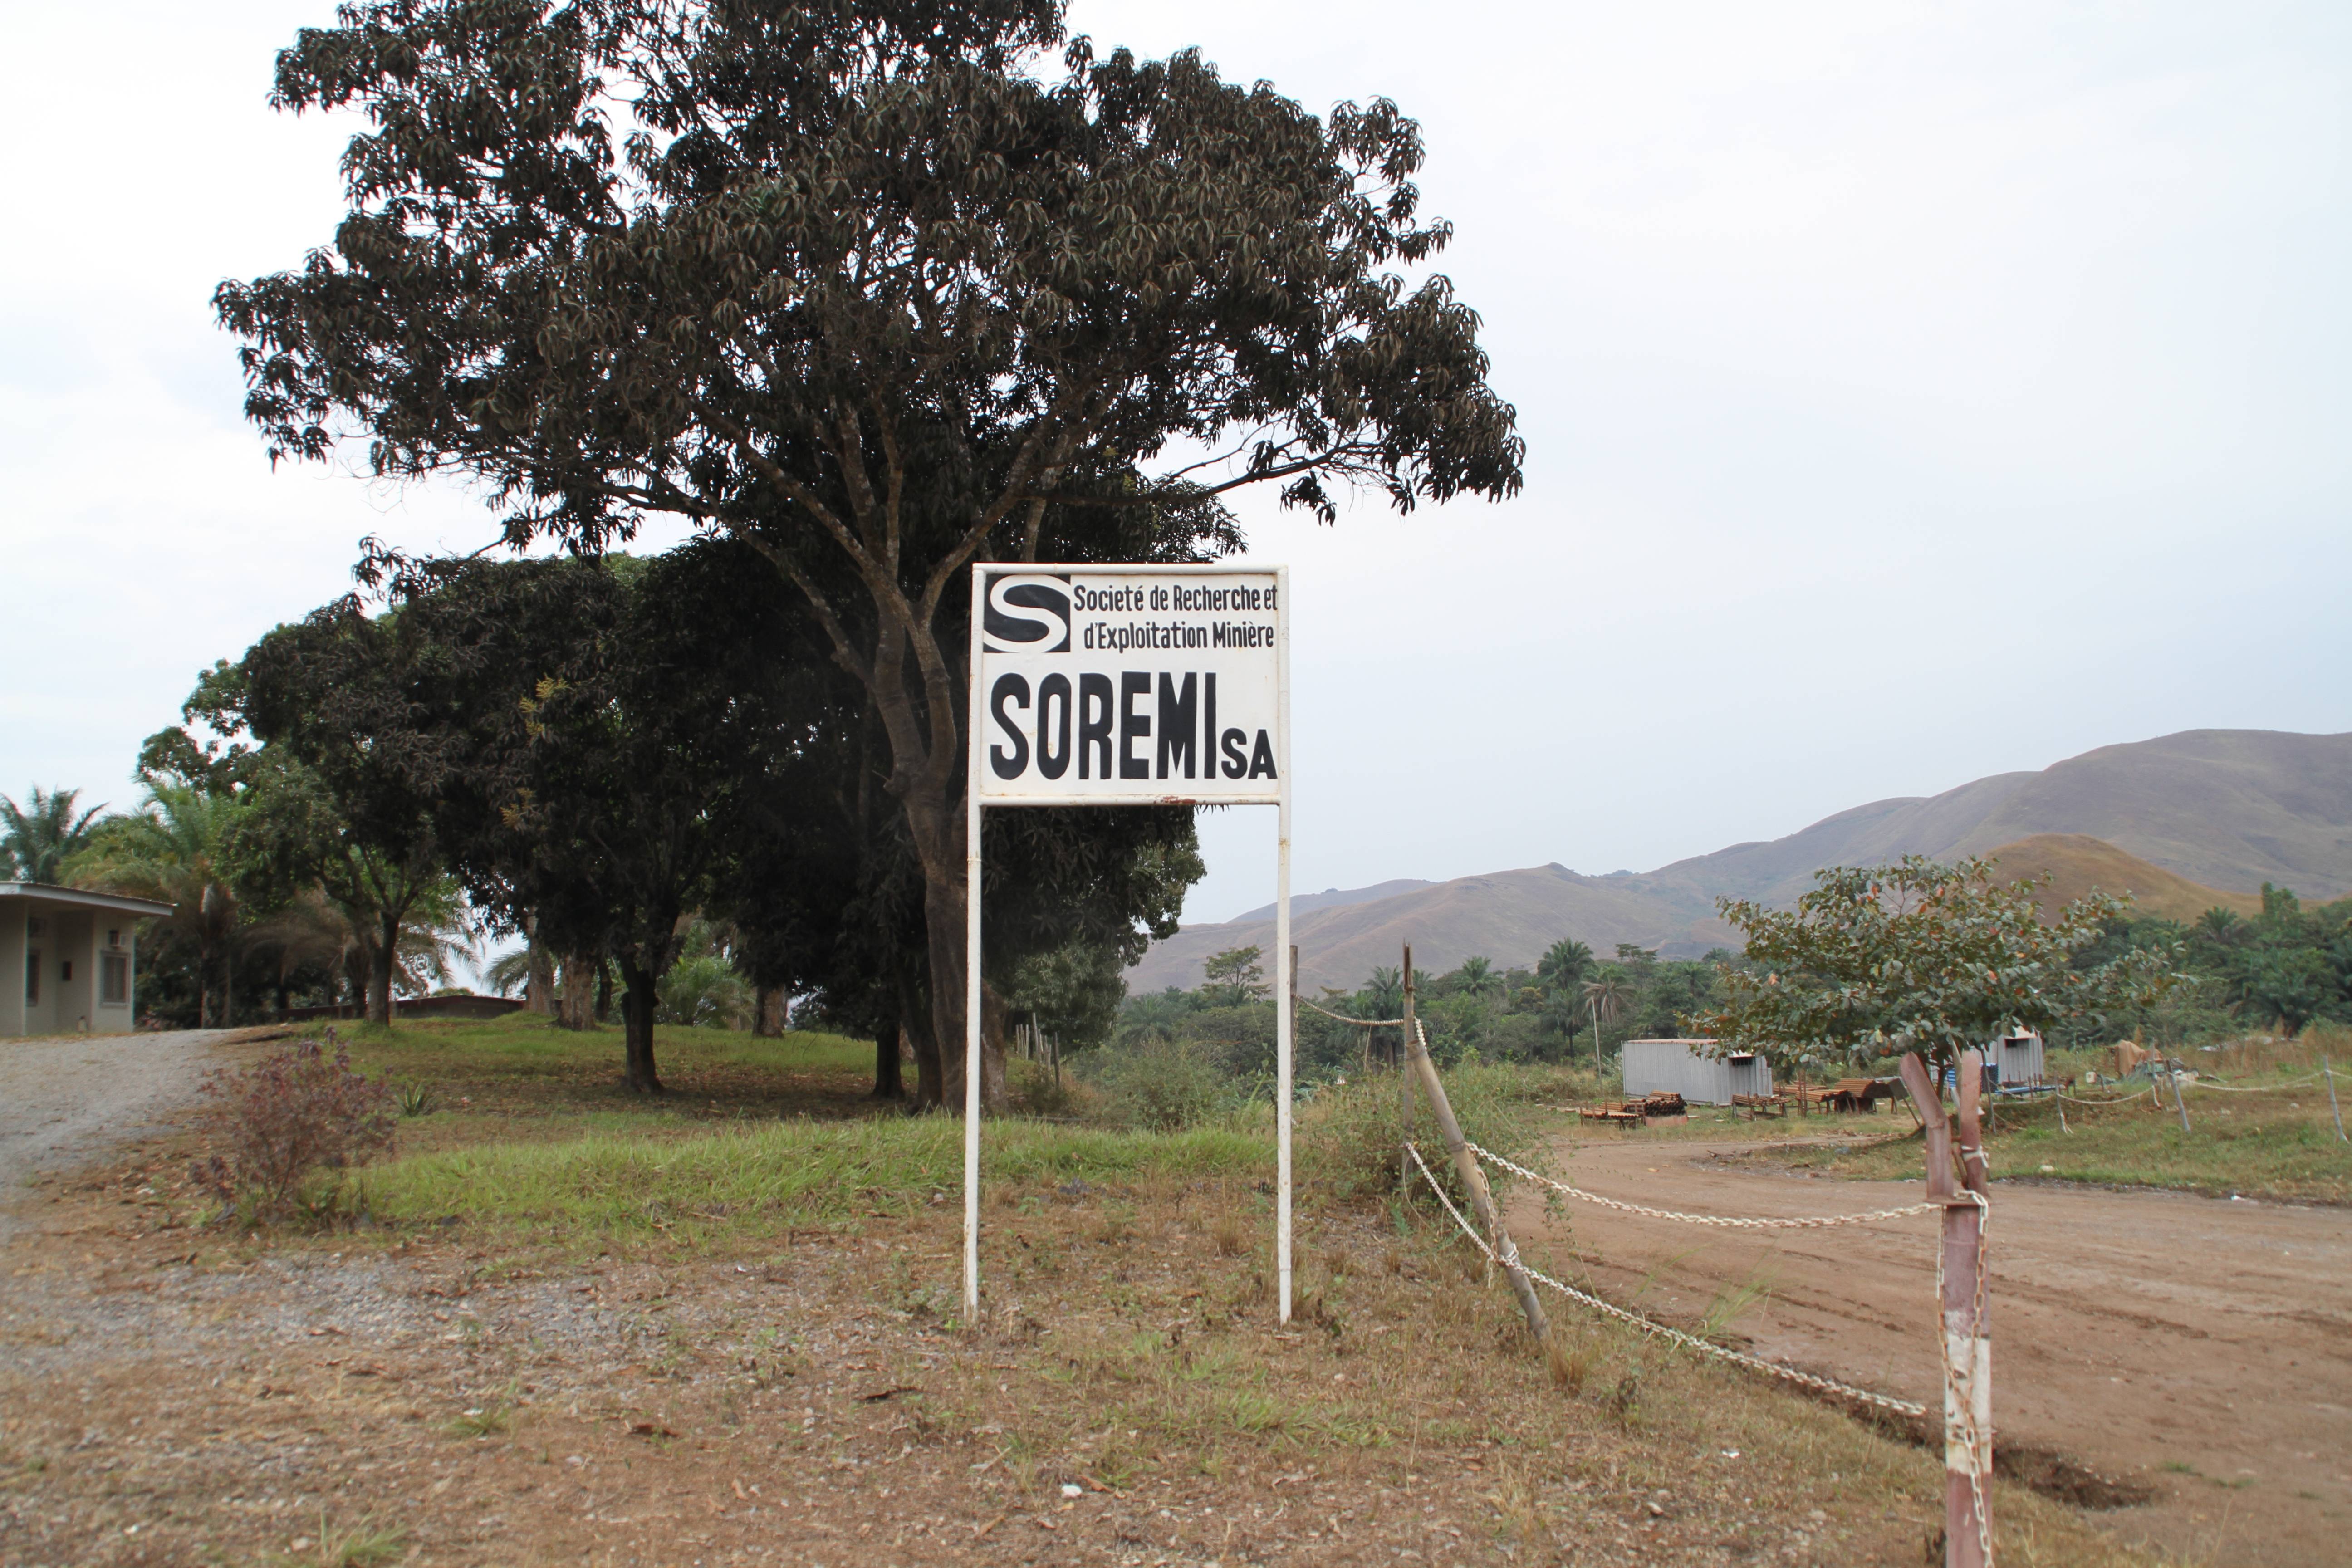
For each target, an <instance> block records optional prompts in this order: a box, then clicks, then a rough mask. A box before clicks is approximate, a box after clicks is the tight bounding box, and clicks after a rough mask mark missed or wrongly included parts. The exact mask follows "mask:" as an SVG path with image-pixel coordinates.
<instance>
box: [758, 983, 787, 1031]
mask: <svg viewBox="0 0 2352 1568" xmlns="http://www.w3.org/2000/svg"><path fill="white" fill-rule="evenodd" d="M753 994H754V997H755V1000H754V1001H753V1003H752V1005H751V1033H752V1034H753V1035H755V1036H757V1037H760V1038H761V1039H763V1040H772V1039H775V1038H777V1037H780V1036H782V1034H783V1032H784V988H783V987H782V986H781V985H762V986H760V987H759V988H758V989H757V990H756V991H755V992H754V993H753Z"/></svg>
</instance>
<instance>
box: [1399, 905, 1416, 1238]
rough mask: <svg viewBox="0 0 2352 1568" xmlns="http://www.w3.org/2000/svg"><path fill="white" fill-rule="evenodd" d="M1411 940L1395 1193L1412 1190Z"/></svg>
mask: <svg viewBox="0 0 2352 1568" xmlns="http://www.w3.org/2000/svg"><path fill="white" fill-rule="evenodd" d="M1412 1032H1413V1021H1412V943H1411V942H1407V943H1405V944H1404V1034H1403V1036H1402V1037H1401V1039H1400V1041H1399V1043H1398V1046H1397V1119H1398V1120H1397V1195H1398V1196H1400V1197H1402V1196H1404V1195H1406V1194H1409V1193H1411V1192H1412V1149H1411V1147H1410V1145H1411V1144H1412Z"/></svg>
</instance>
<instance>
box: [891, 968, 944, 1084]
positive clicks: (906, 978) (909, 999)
mask: <svg viewBox="0 0 2352 1568" xmlns="http://www.w3.org/2000/svg"><path fill="white" fill-rule="evenodd" d="M898 1037H899V1039H901V1040H903V1041H905V1042H906V1045H905V1047H904V1048H905V1050H906V1051H907V1052H908V1054H910V1055H912V1056H913V1057H914V1058H915V1108H916V1109H917V1110H937V1109H939V1108H940V1105H942V1104H943V1103H945V1096H946V1081H945V1079H943V1078H942V1077H941V1075H940V1042H939V1037H937V1036H936V1035H934V1034H933V1033H932V1032H931V1016H930V1008H929V1005H927V1004H926V1003H925V1002H924V1000H923V984H922V981H921V980H920V979H919V977H918V976H917V975H916V974H915V973H912V972H911V971H902V972H901V973H899V976H898Z"/></svg>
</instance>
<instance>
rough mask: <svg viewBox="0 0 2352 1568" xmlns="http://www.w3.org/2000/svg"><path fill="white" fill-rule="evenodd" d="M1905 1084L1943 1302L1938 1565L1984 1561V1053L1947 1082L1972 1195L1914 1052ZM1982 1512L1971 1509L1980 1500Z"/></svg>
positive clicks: (1988, 1483) (1963, 1062)
mask: <svg viewBox="0 0 2352 1568" xmlns="http://www.w3.org/2000/svg"><path fill="white" fill-rule="evenodd" d="M1902 1072H1903V1087H1904V1088H1905V1089H1908V1090H1909V1091H1910V1094H1911V1101H1912V1104H1913V1105H1914V1106H1915V1107H1916V1109H1917V1110H1918V1112H1919V1121H1920V1125H1921V1127H1922V1129H1923V1130H1924V1131H1926V1133H1927V1198H1928V1201H1929V1202H1931V1203H1941V1204H1942V1205H1944V1222H1943V1229H1944V1234H1943V1243H1942V1245H1943V1257H1942V1258H1941V1260H1940V1262H1941V1268H1939V1269H1938V1271H1937V1272H1938V1273H1939V1274H1940V1275H1941V1276H1942V1282H1943V1292H1942V1300H1940V1301H1939V1302H1938V1303H1937V1305H1938V1307H1939V1309H1940V1310H1939V1312H1938V1316H1939V1318H1940V1320H1941V1321H1940V1324H1939V1327H1940V1328H1941V1329H1942V1331H1943V1344H1942V1346H1941V1352H1942V1354H1941V1360H1942V1363H1943V1367H1944V1563H1945V1564H1946V1568H1992V1556H1991V1552H1990V1542H1991V1540H1992V1519H1991V1516H1990V1508H1991V1503H1992V1337H1991V1331H1990V1324H1989V1323H1988V1321H1987V1320H1986V1311H1985V1300H1984V1298H1983V1296H1982V1295H1981V1294H1980V1293H1979V1290H1978V1289H1977V1282H1978V1280H1979V1279H1980V1278H1981V1277H1982V1276H1981V1274H1980V1270H1981V1269H1982V1268H1983V1266H1984V1215H1985V1211H1984V1209H1983V1207H1982V1206H1981V1203H1982V1199H1983V1196H1984V1194H1985V1191H1986V1184H1985V1159H1984V1145H1983V1142H1982V1140H1981V1139H1980V1138H1979V1135H1978V1131H1977V1102H1978V1100H1979V1096H1980V1095H1981V1093H1982V1091H1983V1074H1984V1067H1983V1060H1982V1058H1980V1057H1979V1055H1978V1054H1977V1053H1976V1052H1974V1051H1964V1052H1962V1053H1961V1055H1960V1059H1959V1066H1958V1072H1957V1074H1956V1075H1955V1076H1956V1078H1957V1079H1958V1082H1957V1084H1956V1086H1955V1089H1956V1092H1957V1097H1958V1100H1959V1116H1958V1128H1957V1131H1958V1142H1959V1155H1960V1167H1961V1168H1960V1172H1959V1184H1964V1185H1965V1186H1966V1187H1967V1189H1968V1190H1969V1192H1971V1193H1973V1194H1976V1201H1973V1202H1971V1201H1965V1200H1962V1199H1961V1198H1960V1196H1959V1194H1958V1191H1957V1190H1956V1184H1955V1183H1954V1180H1953V1169H1952V1153H1953V1149H1952V1145H1953V1134H1954V1132H1955V1131H1956V1129H1955V1128H1954V1126H1953V1119H1952V1118H1949V1117H1948V1116H1946V1115H1945V1114H1944V1100H1943V1096H1942V1095H1941V1094H1940V1093H1939V1092H1937V1084H1936V1081H1935V1080H1934V1079H1932V1078H1930V1077H1929V1076H1928V1073H1927V1064H1926V1063H1925V1062H1923V1061H1921V1060H1920V1058H1919V1054H1918V1053H1917V1052H1916V1051H1913V1052H1909V1053H1906V1055H1905V1057H1904V1058H1903V1068H1902ZM1980 1501H1981V1503H1982V1506H1983V1507H1984V1509H1985V1510H1986V1511H1985V1512H1984V1513H1983V1514H1982V1515H1979V1511H1978V1509H1979V1502H1980Z"/></svg>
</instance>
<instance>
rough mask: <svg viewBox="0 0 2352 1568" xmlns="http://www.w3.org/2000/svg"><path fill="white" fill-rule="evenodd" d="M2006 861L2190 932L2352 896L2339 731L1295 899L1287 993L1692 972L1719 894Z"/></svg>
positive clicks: (1269, 933)
mask: <svg viewBox="0 0 2352 1568" xmlns="http://www.w3.org/2000/svg"><path fill="white" fill-rule="evenodd" d="M1995 850H1999V851H2000V852H2001V859H2002V863H2003V866H2004V868H2013V869H2015V870H2017V871H2019V872H2020V873H2023V872H2025V871H2028V870H2034V871H2038V870H2044V869H2046V870H2049V871H2051V872H2052V873H2053V875H2054V876H2055V877H2056V878H2057V879H2058V880H2057V882H2056V884H2055V886H2054V888H2053V891H2056V892H2060V893H2062V894H2063V896H2065V897H2074V896H2076V895H2077V894H2079V893H2081V892H2083V891H2085V890H2087V889H2089V888H2090V887H2092V886H2097V887H2101V888H2105V889H2109V890H2111V891H2114V890H2120V889H2126V888H2127V889H2130V890H2132V891H2134V892H2135V893H2137V894H2138V895H2139V898H2140V902H2141V905H2142V907H2143V908H2146V909H2147V910H2150V912H2153V913H2162V914H2167V915H2171V916H2173V918H2192V917H2193V916H2194V915H2196V914H2198V913H2200V912H2202V911H2203V910H2205V909H2207V908H2210V906H2211V905H2213V904H2215V903H2221V904H2226V905H2229V906H2230V907H2232V908H2238V909H2248V908H2252V907H2258V905H2259V900H2258V899H2257V898H2255V896H2254V895H2253V893H2252V889H2255V888H2258V887H2260V886H2261V885H2262V884H2263V883H2264V882H2275V883H2278V884H2280V885H2281V886H2284V887H2291V888H2293V889H2295V890H2296V891H2297V892H2299V893H2301V894H2303V895H2304V896H2305V898H2307V899H2314V900H2316V899H2336V898H2341V897H2343V896H2344V895H2345V894H2347V892H2352V734H2340V735H2299V734H2291V733H2286V732H2284V731H2269V730H2189V731H2183V732H2182V733H2180V734H2177V735H2167V736H2164V737H2162V738H2160V739H2158V740H2153V741H2142V742H2134V743H2132V744H2128V745H2116V746H2102V747H2100V748H2099V749H2098V750H2096V751H2094V752H2084V753H2083V754H2082V755H2081V756H2079V757H2070V758H2068V759H2067V760H2066V761H2064V762H2062V763H2056V764H2054V765H2053V766H2052V767H2049V768H2045V769H2043V770H2042V772H2040V773H1996V774H1993V775H1992V776H1990V777H1989V778H1981V779H1978V780H1976V781H1975V782H1974V783H1971V784H1962V785H1960V786H1959V787H1958V789H1952V790H1947V791H1946V792H1945V793H1943V794H1942V795H1933V796H1924V797H1922V796H1906V797H1900V798H1896V799H1891V800H1880V801H1873V802H1872V803H1870V804H1869V805H1859V806H1855V807H1853V809H1851V810H1848V811H1842V812H1840V813H1838V814H1837V815H1836V816H1830V817H1825V818H1823V819H1822V821H1820V822H1817V823H1814V824H1813V825H1812V826H1810V827H1807V828H1805V829H1803V830H1802V831H1801V832H1797V833H1792V834H1790V835H1789V836H1788V837H1783V838H1775V839H1772V840H1769V842H1762V843H1750V844H1735V845H1733V846H1731V847H1729V848H1727V849H1719V850H1717V851H1716V852H1715V853H1713V854H1711V855H1702V856H1696V857H1694V858H1690V859H1687V860H1677V861H1675V862H1674V863H1673V864H1671V865H1668V866H1662V867H1660V868H1658V869H1656V870H1654V871H1649V872H1643V873H1640V874H1627V873H1618V874H1615V875H1612V876H1607V877H1587V876H1582V875H1580V874H1579V873H1577V872H1574V871H1570V870H1567V869H1565V868H1562V867H1559V866H1557V865H1552V866H1538V867H1531V868H1526V869H1522V870H1516V871H1496V872H1492V873H1487V874H1485V875H1481V876H1476V877H1462V878H1457V879H1454V880H1453V881H1450V882H1432V883H1415V882H1389V883H1382V884H1381V885H1380V886H1378V887H1374V888H1366V889H1355V890H1353V891H1343V890H1340V889H1331V890H1330V891H1328V892H1325V893H1320V894H1316V895H1312V896H1311V897H1310V898H1307V899H1301V900H1296V901H1295V902H1294V903H1293V905H1292V926H1293V934H1294V937H1295V939H1296V940H1297V943H1298V947H1299V975H1300V983H1301V984H1302V985H1305V986H1307V987H1309V988H1311V987H1313V986H1317V985H1327V984H1328V985H1355V984H1360V983H1361V982H1362V980H1363V979H1364V977H1365V976H1366V975H1368V974H1369V973H1371V970H1372V967H1373V965H1375V964H1386V963H1396V962H1397V955H1398V951H1399V949H1400V947H1401V946H1402V943H1403V942H1407V941H1410V942H1412V943H1413V948H1414V952H1413V958H1414V962H1415V963H1416V964H1417V965H1420V966H1422V967H1425V968H1429V969H1433V970H1444V969H1450V968H1452V967H1454V965H1456V964H1458V963H1461V962H1462V960H1463V959H1465V958H1466V957H1468V956H1469V955H1471V954H1472V953H1483V954H1485V955H1486V957H1488V958H1491V959H1493V960H1494V961H1495V962H1496V963H1499V964H1514V963H1532V962H1533V961H1534V960H1535V958H1536V956H1537V955H1538V953H1540V952H1542V951H1543V950H1544V949H1545V948H1546V947H1548V946H1549V945H1550V943H1551V942H1554V941H1556V940H1557V939H1559V937H1562V936H1573V937H1576V938H1578V939H1579V940H1580V941H1583V942H1590V943H1591V945H1592V947H1593V949H1594V950H1595V951H1596V952H1602V953H1606V952H1610V951H1611V950H1612V948H1613V947H1614V946H1615V945H1616V944H1617V943H1619V942H1639V943H1641V944H1642V945H1643V946H1644V947H1651V948H1655V949H1657V950H1658V951H1659V952H1661V953H1662V954H1663V955H1664V956H1665V957H1668V958H1691V957H1696V956H1698V955H1699V954H1701V953H1703V952H1706V950H1707V949H1708V948H1711V947H1717V946H1721V945H1726V944H1727V943H1728V942H1731V941H1732V940H1733V939H1734V934H1735V933H1733V932H1732V931H1731V930H1730V929H1729V928H1728V927H1727V926H1725V925H1724V924H1723V923H1722V922H1721V921H1719V920H1718V919H1717V917H1716V914H1715V900H1716V899H1717V897H1723V896H1728V897H1733V898H1751V899H1758V900H1762V901H1764V902H1767V903H1775V904H1785V903H1789V902H1791V901H1793V900H1795V899H1796V897H1797V895H1798V894H1800V893H1801V892H1803V891H1804V890H1805V889H1807V888H1808V887H1810V886H1811V882H1812V874H1813V872H1814V871H1815V870H1816V869H1818V868H1821V867H1823V866H1835V865H1849V866H1851V865H1862V864H1871V863H1874V862H1877V861H1883V860H1889V859H1894V858H1897V857H1899V856H1903V855H1909V854H1918V855H1927V856H1932V857H1934V858H1937V859H1951V858H1956V857H1958V856H1962V855H1981V854H1986V853H1990V852H1992V851H1995ZM1273 942H1274V911H1273V910H1271V909H1270V908H1269V909H1263V910H1252V911H1250V912H1249V913H1248V914H1246V915H1244V916H1242V917H1241V918H1240V919H1238V920H1234V921H1223V922H1221V923H1218V924H1214V925H1200V926H1187V927H1186V928H1185V929H1184V930H1182V931H1179V932H1178V933H1177V934H1176V935H1175V936H1172V937H1171V938H1169V939H1168V940H1167V941H1165V942H1156V943H1154V944H1153V945H1152V948H1151V950H1150V952H1147V953H1145V954H1144V956H1143V958H1142V959H1141V961H1140V962H1139V963H1137V964H1136V965H1135V967H1134V968H1133V969H1131V970H1129V972H1128V985H1129V989H1130V990H1133V991H1147V990H1150V991H1156V990H1159V989H1160V988H1161V987H1162V986H1167V985H1181V986H1191V985H1196V984H1200V980H1201V961H1202V959H1204V958H1206V957H1207V956H1208V955H1209V954H1210V953H1213V952H1218V951H1220V950H1222V949H1224V948H1229V947H1236V946H1244V945H1248V944H1253V943H1255V944H1256V945H1258V946H1260V947H1271V946H1272V945H1273Z"/></svg>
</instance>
